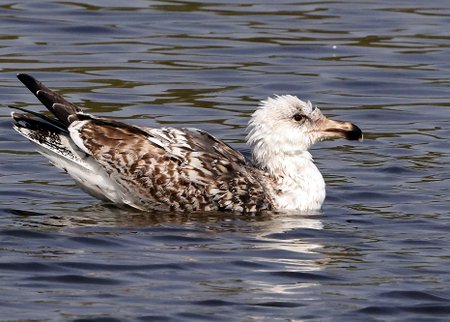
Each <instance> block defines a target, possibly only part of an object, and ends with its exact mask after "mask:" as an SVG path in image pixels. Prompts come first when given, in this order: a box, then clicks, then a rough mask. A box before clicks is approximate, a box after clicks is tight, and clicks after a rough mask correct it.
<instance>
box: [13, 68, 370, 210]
mask: <svg viewBox="0 0 450 322" xmlns="http://www.w3.org/2000/svg"><path fill="white" fill-rule="evenodd" d="M17 77H18V78H19V80H20V81H21V82H22V83H23V84H24V85H25V86H26V87H27V88H28V89H29V90H30V91H31V92H32V93H33V94H34V95H36V97H37V98H38V99H39V100H40V101H41V103H42V104H44V105H45V107H46V108H47V109H48V110H49V111H50V112H51V113H52V114H53V116H54V117H48V116H45V115H44V114H41V113H36V112H32V111H28V110H25V109H22V108H18V107H14V108H15V109H18V110H21V111H22V112H26V113H27V114H23V113H19V112H13V113H11V115H12V117H13V119H14V121H15V123H14V129H15V130H16V131H17V132H19V133H20V134H22V135H23V136H24V137H26V138H27V139H29V140H30V141H32V142H34V143H35V144H36V145H37V150H38V152H40V153H41V154H42V155H44V156H45V157H46V158H48V159H49V160H50V161H51V162H52V163H53V164H54V165H55V166H56V167H58V168H60V169H63V170H64V171H66V172H67V173H68V174H69V175H70V176H71V177H72V178H73V179H75V181H76V182H77V183H78V184H79V185H80V186H81V188H82V189H83V190H85V191H86V192H87V193H89V194H91V195H93V196H95V197H97V198H99V199H101V200H105V201H108V202H112V203H115V204H118V205H129V206H131V207H134V208H137V209H141V210H151V209H155V210H165V211H167V210H174V211H187V212H189V211H209V210H230V211H240V212H258V211H262V210H274V209H297V210H308V209H318V208H320V207H321V205H322V203H323V201H324V199H325V182H324V180H323V178H322V175H321V173H320V171H319V170H318V169H317V167H316V166H315V165H314V162H313V159H312V156H311V154H310V153H309V152H308V148H309V147H310V146H311V145H312V144H313V143H315V142H317V141H321V140H325V139H332V138H346V139H348V140H361V139H362V132H361V130H360V129H359V128H358V127H357V126H356V125H353V124H352V123H350V122H341V121H333V120H330V119H328V118H326V117H325V116H324V115H323V114H322V113H321V112H320V110H319V109H318V108H317V107H315V106H313V105H312V104H311V102H309V101H308V102H303V101H301V100H300V99H298V98H297V97H295V96H291V95H282V96H274V97H271V98H268V99H267V100H265V101H262V102H261V104H260V106H259V107H258V108H257V110H256V111H255V112H254V113H253V115H252V117H251V119H250V121H249V123H248V135H247V142H248V144H249V145H250V147H251V148H252V160H247V159H246V158H245V157H244V156H243V155H242V154H241V153H240V152H238V151H236V150H234V149H233V148H231V147H230V146H229V145H227V144H226V143H224V142H223V141H221V140H220V139H218V138H215V137H214V136H212V135H210V134H208V133H207V132H205V131H203V130H199V129H195V128H170V127H164V128H158V129H154V128H148V127H141V126H135V125H128V124H125V123H121V122H117V121H112V120H108V119H104V118H98V117H94V116H91V115H88V114H85V113H83V112H82V111H81V109H80V108H79V107H77V106H76V105H74V104H72V103H70V102H68V101H66V100H65V99H64V98H63V97H62V96H60V95H59V94H57V93H55V92H53V91H52V90H50V89H49V88H47V87H46V86H45V85H43V84H42V83H41V82H39V81H37V80H36V79H35V78H33V77H32V76H30V75H27V74H18V75H17ZM30 114H31V115H30Z"/></svg>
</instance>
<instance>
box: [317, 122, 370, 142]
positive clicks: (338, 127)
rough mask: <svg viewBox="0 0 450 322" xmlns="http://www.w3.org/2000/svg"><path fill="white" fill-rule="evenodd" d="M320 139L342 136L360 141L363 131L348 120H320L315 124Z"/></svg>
mask: <svg viewBox="0 0 450 322" xmlns="http://www.w3.org/2000/svg"><path fill="white" fill-rule="evenodd" d="M317 130H318V131H319V132H320V137H321V139H324V140H325V139H334V138H344V139H347V140H359V141H362V139H363V133H362V131H361V129H360V128H359V127H357V126H356V125H355V124H353V123H350V122H342V121H333V120H330V119H323V120H320V121H319V123H318V126H317Z"/></svg>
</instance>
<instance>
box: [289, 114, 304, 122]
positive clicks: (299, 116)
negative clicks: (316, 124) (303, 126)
mask: <svg viewBox="0 0 450 322" xmlns="http://www.w3.org/2000/svg"><path fill="white" fill-rule="evenodd" d="M292 118H293V119H294V121H295V122H297V123H302V122H303V121H304V120H305V118H306V117H305V116H304V115H302V114H295V115H294V116H293V117H292Z"/></svg>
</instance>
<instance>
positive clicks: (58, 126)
mask: <svg viewBox="0 0 450 322" xmlns="http://www.w3.org/2000/svg"><path fill="white" fill-rule="evenodd" d="M8 107H9V108H12V109H16V110H19V111H22V112H25V113H28V114H32V115H34V116H37V117H38V119H39V120H40V122H39V123H42V122H44V123H46V124H48V125H52V126H53V127H55V129H57V130H60V131H62V132H66V133H69V131H68V129H67V126H66V125H65V124H63V123H61V122H60V121H58V120H56V119H53V118H50V117H47V116H46V115H44V114H42V113H38V112H34V111H31V110H28V109H25V108H23V107H18V106H11V105H10V106H8ZM11 116H12V118H13V119H14V120H15V121H16V123H17V122H19V121H25V122H37V121H36V120H35V119H32V118H30V117H28V116H26V115H24V114H22V113H16V112H12V113H11Z"/></svg>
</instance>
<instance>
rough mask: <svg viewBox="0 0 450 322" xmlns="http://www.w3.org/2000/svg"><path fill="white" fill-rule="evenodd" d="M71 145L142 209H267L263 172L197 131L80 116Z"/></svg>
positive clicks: (72, 130) (125, 201) (218, 142)
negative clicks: (88, 157)
mask: <svg viewBox="0 0 450 322" xmlns="http://www.w3.org/2000/svg"><path fill="white" fill-rule="evenodd" d="M69 130H70V131H71V136H72V138H73V139H74V142H75V143H77V144H78V145H79V146H80V147H81V148H82V149H84V150H85V151H86V152H87V153H89V154H91V155H92V156H93V157H94V158H95V159H96V160H97V161H98V163H99V164H100V165H101V166H102V167H103V168H104V169H105V170H106V172H107V173H108V174H109V175H110V176H111V177H112V178H113V179H114V180H115V181H116V182H117V184H118V186H120V187H122V189H123V194H124V197H123V199H124V203H126V204H129V205H131V206H134V207H136V208H140V209H162V210H169V209H170V210H180V211H195V210H217V209H224V210H237V211H257V210H261V209H270V208H271V204H272V201H271V200H270V199H269V198H268V197H267V195H268V194H267V193H266V191H265V188H264V185H263V182H262V181H264V179H263V178H261V176H262V174H261V173H260V172H259V171H257V170H255V169H253V168H252V167H250V166H249V165H248V163H247V161H246V160H245V158H244V156H243V155H242V154H241V153H239V152H237V151H235V150H234V149H232V148H231V147H230V146H228V145H227V144H225V143H224V142H222V141H220V140H218V139H216V138H214V137H213V136H211V135H209V134H208V133H206V132H204V131H201V130H197V129H175V128H162V129H150V128H142V127H135V126H130V125H126V124H124V123H119V122H113V121H106V120H102V119H94V118H90V117H88V116H85V115H83V116H81V115H80V120H79V121H74V122H73V123H72V125H71V126H70V127H69Z"/></svg>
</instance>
